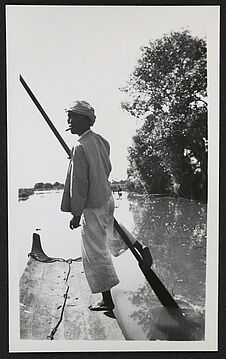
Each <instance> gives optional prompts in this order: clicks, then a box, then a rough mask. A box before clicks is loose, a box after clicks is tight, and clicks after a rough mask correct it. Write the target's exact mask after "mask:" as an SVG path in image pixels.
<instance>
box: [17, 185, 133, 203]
mask: <svg viewBox="0 0 226 359" xmlns="http://www.w3.org/2000/svg"><path fill="white" fill-rule="evenodd" d="M127 187H128V186H127V181H126V180H120V181H115V180H113V181H112V182H111V188H112V191H113V192H121V191H127V190H128V188H127ZM62 189H64V184H63V183H60V182H55V183H53V184H52V183H50V182H47V183H44V182H38V183H36V184H35V185H34V187H32V188H19V189H18V198H19V201H23V200H26V199H28V198H29V197H30V196H32V195H33V194H34V193H35V192H40V191H41V192H44V191H58V190H62Z"/></svg>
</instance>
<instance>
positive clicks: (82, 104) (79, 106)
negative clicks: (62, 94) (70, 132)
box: [66, 100, 96, 126]
mask: <svg viewBox="0 0 226 359" xmlns="http://www.w3.org/2000/svg"><path fill="white" fill-rule="evenodd" d="M66 112H73V113H79V114H81V115H85V116H87V117H88V118H89V120H90V126H93V124H94V122H95V119H96V116H95V114H94V109H93V107H92V106H91V105H90V104H89V103H88V102H86V101H80V100H77V101H74V102H73V103H72V104H70V105H69V107H68V109H66Z"/></svg>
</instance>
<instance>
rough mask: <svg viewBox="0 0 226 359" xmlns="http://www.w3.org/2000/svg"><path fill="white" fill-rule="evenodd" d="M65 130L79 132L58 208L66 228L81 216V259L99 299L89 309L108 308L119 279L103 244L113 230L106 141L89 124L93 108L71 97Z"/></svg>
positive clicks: (91, 123)
mask: <svg viewBox="0 0 226 359" xmlns="http://www.w3.org/2000/svg"><path fill="white" fill-rule="evenodd" d="M66 112H67V114H68V123H69V130H70V131H71V133H72V134H76V135H79V136H80V137H79V139H78V143H79V144H78V145H77V146H75V147H74V148H73V149H72V154H71V160H70V164H69V168H68V173H67V177H66V182H65V188H64V193H63V198H62V203H61V210H62V211H65V212H71V214H72V215H73V218H72V219H71V221H70V228H71V229H75V228H77V227H79V226H80V220H81V216H82V214H83V216H82V259H83V266H84V271H85V275H86V278H87V281H88V283H89V286H90V289H91V291H92V293H102V296H103V299H102V300H101V301H100V302H98V303H96V304H94V305H90V306H89V309H90V310H106V311H108V310H112V309H113V308H114V303H113V300H112V297H111V292H110V290H111V288H112V287H113V286H115V285H116V284H118V283H119V279H118V277H117V274H116V272H115V269H114V266H113V263H112V259H111V254H110V252H109V249H108V245H107V234H108V231H110V230H111V231H112V230H113V221H114V218H113V213H114V199H113V196H112V191H111V186H110V183H109V181H108V177H109V174H110V172H111V163H110V159H109V155H110V145H109V143H108V142H107V141H106V140H105V139H104V138H103V137H102V136H100V135H99V134H96V133H95V132H93V131H92V130H91V129H90V127H91V126H93V124H94V122H95V118H96V116H95V114H94V109H93V108H92V107H91V106H90V104H89V103H87V102H86V101H75V102H74V103H73V104H72V105H71V106H70V107H69V108H68V109H67V110H66Z"/></svg>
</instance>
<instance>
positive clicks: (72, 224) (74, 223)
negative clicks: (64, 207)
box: [69, 216, 81, 229]
mask: <svg viewBox="0 0 226 359" xmlns="http://www.w3.org/2000/svg"><path fill="white" fill-rule="evenodd" d="M80 219H81V216H73V218H72V219H71V220H70V224H69V227H70V228H71V229H74V228H78V227H79V226H80V224H79V222H80Z"/></svg>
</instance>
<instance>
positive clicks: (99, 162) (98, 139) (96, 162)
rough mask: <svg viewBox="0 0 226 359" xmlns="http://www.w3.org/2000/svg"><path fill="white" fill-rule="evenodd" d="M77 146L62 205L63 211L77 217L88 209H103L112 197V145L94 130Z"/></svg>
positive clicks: (87, 132) (74, 150) (84, 135)
mask: <svg viewBox="0 0 226 359" xmlns="http://www.w3.org/2000/svg"><path fill="white" fill-rule="evenodd" d="M78 142H79V145H78V146H76V147H74V148H73V150H72V158H71V160H70V163H69V167H68V172H67V177H66V181H65V188H64V193H63V198H62V203H61V210H62V211H64V212H71V213H72V214H73V215H74V216H79V215H81V214H82V212H83V210H84V209H85V208H99V207H102V206H103V205H104V204H105V203H106V202H107V201H108V200H109V197H110V195H111V186H110V183H109V181H108V177H109V174H110V172H111V163H110V158H109V155H110V145H109V143H108V142H107V141H106V140H105V139H104V138H103V137H102V136H100V135H98V134H96V133H95V132H93V131H91V130H88V131H86V132H85V133H83V135H82V136H81V137H80V138H79V139H78Z"/></svg>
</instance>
